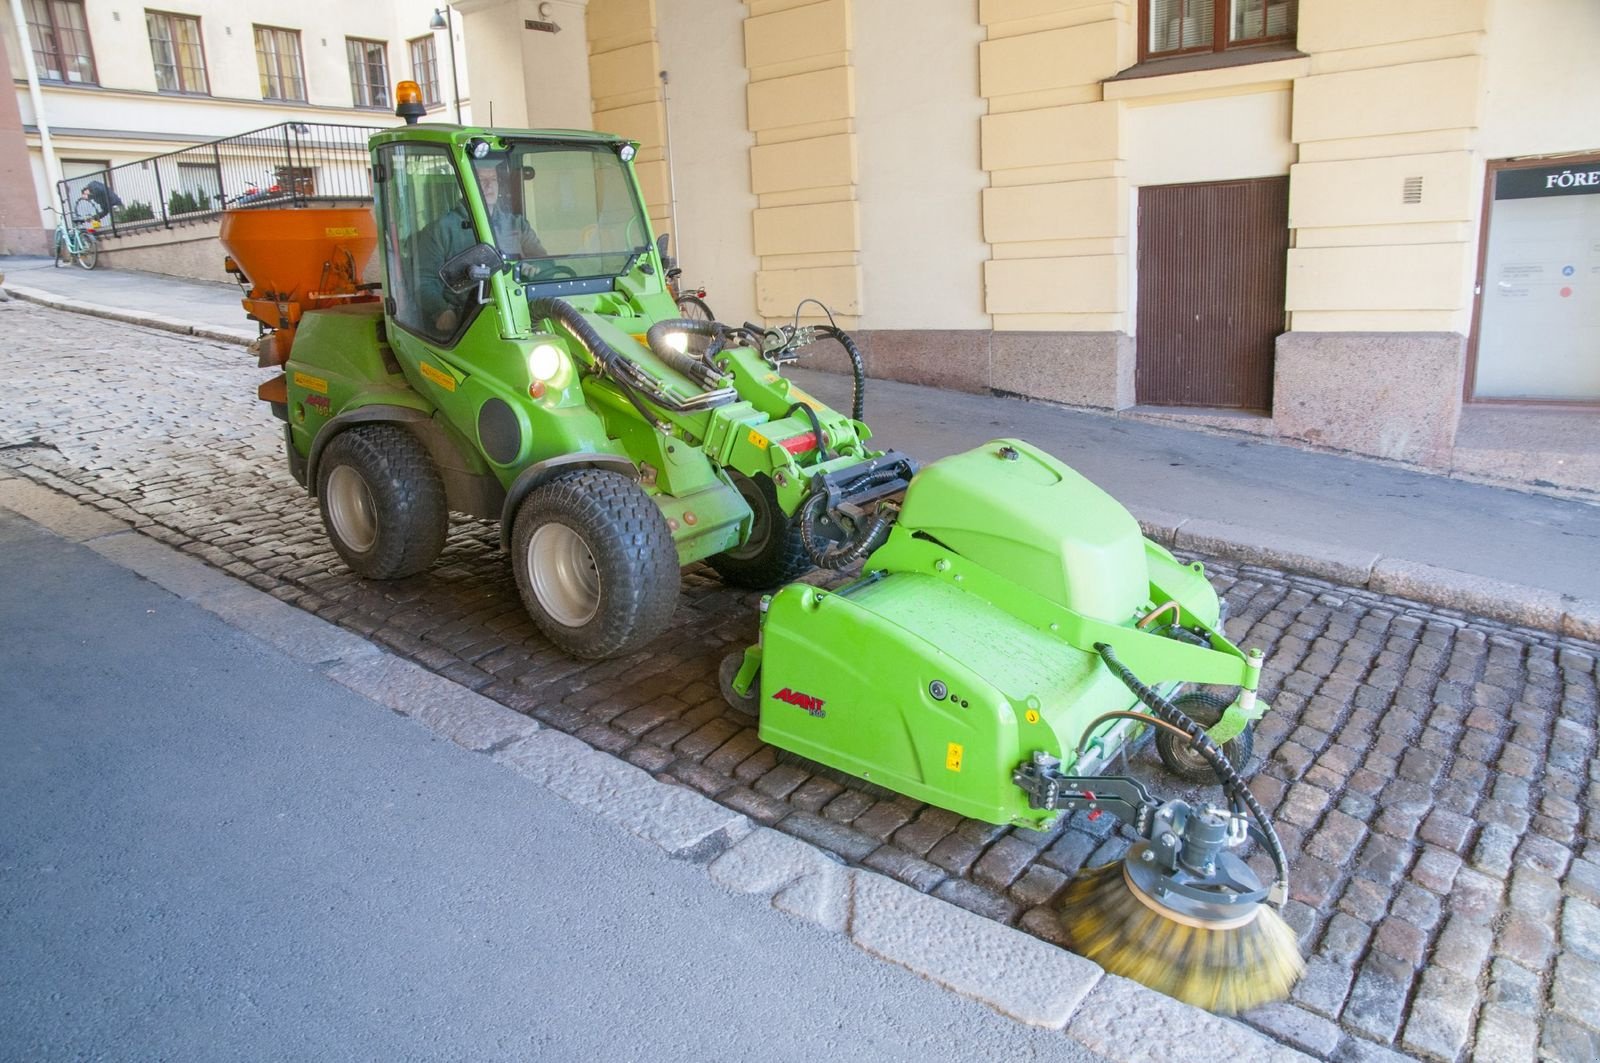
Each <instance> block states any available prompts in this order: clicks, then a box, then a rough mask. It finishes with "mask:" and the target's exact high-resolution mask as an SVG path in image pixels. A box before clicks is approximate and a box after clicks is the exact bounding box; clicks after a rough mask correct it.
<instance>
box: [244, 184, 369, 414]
mask: <svg viewBox="0 0 1600 1063" xmlns="http://www.w3.org/2000/svg"><path fill="white" fill-rule="evenodd" d="M218 235H219V238H220V240H221V242H222V249H223V250H224V251H226V252H227V253H228V259H227V262H226V263H225V266H224V268H226V269H227V270H228V272H229V273H232V274H233V275H234V276H235V277H236V278H238V280H239V285H240V287H241V288H244V289H245V290H246V294H245V298H244V299H243V300H242V302H243V304H244V308H245V312H246V313H248V314H249V315H250V317H251V318H252V319H254V320H256V321H258V322H260V323H261V326H262V329H263V332H262V335H261V338H260V339H258V340H256V341H255V343H253V344H251V350H253V351H255V353H256V357H257V361H258V363H259V364H260V365H262V366H264V367H265V366H274V365H283V364H284V363H285V362H287V361H288V360H289V348H290V346H291V345H292V344H293V343H294V332H295V329H296V328H297V327H298V326H299V324H300V317H301V315H302V314H304V313H305V312H306V311H307V310H318V309H321V308H323V307H328V306H335V305H338V304H341V303H353V302H371V301H374V300H376V299H377V298H378V296H377V294H376V292H375V290H374V288H375V286H372V285H363V284H362V282H361V275H362V273H363V272H364V271H365V269H366V266H367V260H368V259H370V258H371V257H372V252H373V249H374V248H376V247H377V246H378V225H377V221H376V219H375V218H374V217H373V215H372V209H371V208H370V207H254V208H246V209H241V210H229V211H225V212H224V213H223V215H222V229H221V232H220V233H219V234H218ZM258 394H259V395H260V397H261V399H262V400H264V401H267V402H286V401H288V397H287V390H286V384H285V381H284V378H283V376H282V375H281V374H280V375H279V376H276V377H274V378H273V379H271V380H269V381H267V382H266V383H265V384H262V385H261V388H260V389H259V392H258Z"/></svg>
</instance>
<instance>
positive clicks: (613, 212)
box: [472, 141, 649, 281]
mask: <svg viewBox="0 0 1600 1063" xmlns="http://www.w3.org/2000/svg"><path fill="white" fill-rule="evenodd" d="M472 176H473V179H474V180H476V181H477V183H478V191H479V193H480V194H481V195H482V197H483V204H484V208H485V210H486V211H487V212H488V215H489V227H490V229H491V230H492V235H493V240H494V244H495V246H496V247H497V248H499V249H500V253H501V254H502V255H504V256H505V258H506V260H507V261H515V262H518V263H519V264H520V265H519V267H518V273H519V275H520V276H521V277H523V278H524V279H528V280H534V281H538V280H567V279H577V280H584V279H594V278H600V277H614V276H616V275H617V274H619V273H621V272H623V271H624V270H625V269H627V268H628V266H629V264H630V263H631V262H632V261H633V259H634V257H635V256H636V255H638V254H640V253H642V252H644V251H647V250H649V232H648V227H647V225H646V223H645V219H644V216H643V214H642V213H641V211H640V206H639V201H638V198H637V197H636V196H635V195H634V193H633V185H632V182H631V181H630V180H629V179H628V167H627V164H625V163H624V162H623V161H622V160H621V159H620V158H619V157H618V156H617V153H616V151H615V149H614V148H613V147H612V146H611V145H608V144H558V143H550V142H543V143H540V142H518V141H513V142H511V143H510V145H509V146H508V147H507V148H506V149H505V150H503V151H498V152H490V153H489V154H488V155H486V156H485V157H484V158H481V159H474V160H472Z"/></svg>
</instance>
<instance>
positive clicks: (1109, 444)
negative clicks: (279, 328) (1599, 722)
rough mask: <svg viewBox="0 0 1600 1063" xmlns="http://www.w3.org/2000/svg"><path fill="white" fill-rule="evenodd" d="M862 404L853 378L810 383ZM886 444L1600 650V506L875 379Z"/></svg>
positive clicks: (187, 312) (197, 309)
mask: <svg viewBox="0 0 1600 1063" xmlns="http://www.w3.org/2000/svg"><path fill="white" fill-rule="evenodd" d="M0 272H3V273H5V274H6V282H5V285H6V288H7V289H9V290H10V291H12V292H13V293H14V294H17V295H20V296H22V297H24V298H30V299H35V300H37V301H44V302H49V303H52V304H54V305H60V306H63V307H65V308H68V309H74V310H78V311H81V312H85V313H97V314H105V315H107V316H113V317H116V318H117V319H119V320H131V321H134V322H136V323H144V324H151V325H154V326H155V327H158V328H168V329H171V330H174V331H180V332H196V333H197V334H200V335H204V336H208V337H210V338H214V339H223V340H228V339H233V340H247V339H248V338H250V337H252V336H253V335H254V330H253V328H251V327H250V324H249V322H247V321H245V320H244V316H243V312H242V311H241V310H240V308H239V301H238V293H237V291H236V290H234V289H232V288H230V287H228V286H227V285H224V284H204V283H200V282H195V281H184V280H178V279H174V278H171V277H162V276H158V275H155V274H146V273H135V272H130V271H120V272H119V271H109V270H105V271H100V270H97V271H94V272H92V273H90V272H85V271H83V270H79V269H70V268H69V269H55V268H52V266H51V263H50V260H48V259H43V258H32V259H29V258H0ZM794 375H795V376H796V379H797V380H799V381H800V382H802V383H803V385H804V386H806V387H807V388H810V389H811V390H813V391H814V392H815V393H816V394H817V395H818V396H819V397H821V398H823V399H825V400H827V401H828V402H830V403H832V404H834V405H836V406H838V407H848V405H849V391H850V383H849V380H848V378H845V377H840V376H834V375H830V374H823V373H815V372H809V371H805V370H801V371H799V372H797V373H796V374H794ZM866 413H867V420H868V422H869V423H870V424H871V425H872V427H873V430H874V432H875V433H876V439H877V440H878V441H879V442H880V443H882V444H884V445H887V446H893V447H896V448H898V449H900V450H903V451H906V452H907V453H910V454H912V455H914V456H916V457H918V458H921V459H923V460H932V459H934V458H938V457H942V456H944V455H946V454H951V453H954V452H956V451H960V450H964V449H966V448H968V447H971V446H975V445H977V444H979V443H982V442H983V441H985V440H987V439H990V438H994V437H996V436H1002V435H1010V436H1020V437H1022V438H1025V439H1028V440H1029V441H1030V442H1033V443H1035V444H1037V445H1039V446H1041V447H1043V448H1044V449H1045V450H1047V451H1050V452H1051V453H1053V454H1056V455H1057V456H1059V457H1060V458H1062V460H1064V461H1066V462H1067V463H1068V464H1070V465H1072V466H1074V467H1075V468H1077V469H1079V470H1080V471H1081V472H1083V473H1084V474H1085V475H1087V476H1088V477H1089V478H1090V479H1092V480H1094V481H1095V482H1096V483H1099V484H1100V485H1101V486H1103V487H1105V488H1106V489H1107V490H1109V491H1110V492H1111V493H1112V494H1113V495H1115V496H1116V497H1117V498H1118V499H1119V500H1120V501H1122V502H1123V504H1124V505H1126V506H1127V507H1128V508H1129V509H1130V510H1132V511H1133V513H1134V514H1135V515H1136V516H1138V517H1139V518H1140V519H1141V521H1143V522H1144V524H1145V527H1146V531H1147V534H1150V535H1151V536H1152V537H1153V538H1155V539H1157V540H1158V541H1161V542H1163V543H1165V544H1166V545H1169V546H1176V547H1177V548H1179V549H1183V550H1187V551H1190V552H1193V553H1196V554H1200V555H1208V556H1214V557H1220V558H1225V559H1229V560H1235V561H1242V562H1245V563H1254V564H1262V565H1267V566H1270V567H1275V568H1282V569H1286V570H1289V571H1295V572H1301V573H1306V574H1310V575H1313V576H1318V577H1321V578H1324V579H1328V580H1330V581H1332V582H1337V583H1341V584H1345V585H1350V586H1357V587H1366V588H1368V589H1371V590H1373V591H1376V592H1379V593H1383V594H1393V595H1397V596H1400V597H1406V598H1411V599H1414V600H1418V601H1422V602H1426V603H1428V604H1431V605H1436V606H1442V607H1444V608H1447V609H1456V610H1460V611H1462V612H1464V613H1468V614H1473V615H1480V616H1484V617H1487V618H1489V619H1494V620H1500V621H1503V622H1506V623H1510V624H1514V625H1519V626H1526V627H1532V628H1537V629H1541V630H1547V631H1554V632H1559V633H1562V634H1566V635H1571V636H1574V637H1578V638H1583V639H1587V640H1591V641H1600V564H1596V563H1595V559H1596V558H1597V557H1600V504H1590V503H1587V502H1580V501H1569V500H1564V499H1559V498H1552V497H1548V496H1544V495H1538V494H1532V493H1527V492H1522V491H1517V490H1512V489H1510V488H1506V487H1494V486H1488V485H1484V484H1477V483H1468V482H1464V481H1459V480H1451V479H1447V478H1444V477H1441V476H1437V475H1432V474H1428V473H1423V472H1418V471H1415V470H1411V469H1406V468H1402V467H1398V466H1394V465H1389V464H1384V463H1380V462H1374V461H1366V460H1362V459H1357V458H1347V457H1341V456H1338V455H1333V454H1323V453H1316V452H1311V451H1305V450H1299V449H1296V448H1293V447H1288V446H1283V445H1279V444H1274V443H1268V442H1263V441H1260V440H1257V439H1254V438H1252V437H1247V436H1239V435H1228V434H1221V433H1215V432H1208V431H1201V430H1187V429H1182V428H1174V427H1170V426H1167V425H1160V424H1152V423H1150V422H1148V421H1142V420H1138V419H1135V418H1129V417H1123V416H1116V415H1111V414H1104V413H1091V412H1084V411H1077V410H1067V409H1062V408H1059V407H1055V406H1050V405H1048V404H1045V403H1036V402H1027V401H1023V400H1019V399H1006V398H995V397H987V396H979V395H968V394H963V393H958V392H948V391H939V390H935V389H933V388H925V387H917V386H913V385H908V384H899V383H895V382H889V381H869V382H868V392H867V403H866Z"/></svg>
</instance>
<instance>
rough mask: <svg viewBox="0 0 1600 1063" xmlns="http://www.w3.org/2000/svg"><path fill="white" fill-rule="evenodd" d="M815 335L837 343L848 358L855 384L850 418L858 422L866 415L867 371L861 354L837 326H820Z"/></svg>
mask: <svg viewBox="0 0 1600 1063" xmlns="http://www.w3.org/2000/svg"><path fill="white" fill-rule="evenodd" d="M817 335H819V336H827V337H830V338H831V339H835V340H837V341H838V342H839V346H841V347H843V348H844V353H845V354H848V355H849V356H850V375H851V377H852V378H853V380H854V382H855V394H854V396H853V397H852V399H851V402H850V417H851V419H853V420H856V421H859V420H861V419H862V418H863V417H864V416H865V415H866V409H867V371H866V369H865V367H864V366H863V365H862V362H861V352H860V351H859V350H857V349H856V343H855V340H852V339H851V338H850V333H848V332H846V331H845V330H844V329H842V328H840V327H839V326H837V325H820V326H818V327H817Z"/></svg>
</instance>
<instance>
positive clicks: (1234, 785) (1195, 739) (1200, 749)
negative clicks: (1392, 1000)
mask: <svg viewBox="0 0 1600 1063" xmlns="http://www.w3.org/2000/svg"><path fill="white" fill-rule="evenodd" d="M801 533H802V536H803V535H804V525H802V526H801ZM1094 648H1095V652H1096V653H1098V654H1099V655H1100V659H1101V660H1103V661H1105V662H1106V667H1107V668H1109V669H1111V671H1112V674H1114V675H1115V676H1116V677H1117V678H1118V679H1120V680H1122V683H1123V685H1124V686H1126V687H1127V688H1128V689H1129V690H1130V691H1132V692H1133V695H1134V696H1135V697H1137V698H1138V699H1139V700H1140V702H1142V703H1143V704H1144V705H1145V706H1146V707H1147V708H1149V709H1150V711H1151V712H1153V713H1155V714H1156V717H1157V718H1158V719H1160V720H1162V721H1163V722H1165V723H1169V724H1172V725H1173V726H1174V727H1177V728H1178V729H1179V730H1181V731H1183V732H1184V734H1186V735H1187V736H1188V737H1189V742H1190V744H1191V745H1192V746H1193V747H1194V749H1195V751H1196V752H1197V753H1199V754H1200V756H1201V758H1203V759H1204V760H1205V762H1206V763H1207V764H1209V765H1211V770H1212V771H1214V772H1216V773H1217V778H1218V779H1220V780H1221V782H1222V787H1223V789H1225V790H1227V791H1228V796H1229V797H1230V798H1232V799H1233V800H1234V801H1236V802H1242V803H1243V804H1244V806H1245V807H1246V808H1247V809H1249V810H1250V816H1251V818H1253V819H1254V820H1255V821H1256V825H1257V826H1258V827H1260V829H1261V836H1262V838H1263V839H1265V841H1266V845H1267V852H1268V854H1269V855H1270V856H1271V857H1272V867H1273V871H1274V873H1275V876H1276V878H1275V881H1274V882H1273V884H1272V892H1273V894H1274V895H1275V896H1276V897H1278V898H1279V900H1278V903H1279V904H1282V903H1283V901H1284V900H1286V899H1288V896H1289V858H1288V857H1287V856H1285V855H1284V852H1283V843H1282V842H1280V841H1279V840H1278V832H1277V831H1276V830H1274V829H1273V828H1272V821H1271V820H1270V819H1268V818H1267V812H1266V809H1264V808H1262V807H1261V802H1260V801H1257V800H1256V795H1255V794H1253V793H1251V792H1250V788H1249V787H1248V786H1246V785H1245V783H1244V779H1243V777H1242V776H1240V774H1239V773H1238V771H1236V770H1235V769H1234V766H1233V765H1232V764H1230V763H1228V758H1227V757H1225V756H1223V755H1222V750H1220V749H1218V748H1217V744H1216V743H1215V742H1213V741H1212V740H1211V739H1210V738H1208V737H1207V736H1206V732H1205V728H1203V727H1201V726H1200V725H1199V724H1197V723H1195V722H1194V721H1193V720H1191V719H1190V718H1189V717H1188V715H1187V714H1185V713H1184V712H1183V710H1182V709H1180V708H1178V707H1177V706H1176V705H1174V704H1172V702H1170V701H1168V700H1167V699H1166V698H1164V697H1162V696H1161V695H1160V694H1158V693H1156V692H1155V690H1153V689H1151V688H1150V687H1147V686H1145V685H1144V684H1143V683H1141V682H1140V681H1139V678H1138V677H1137V676H1135V675H1134V674H1133V673H1132V672H1131V671H1129V670H1128V668H1127V666H1126V665H1124V664H1123V663H1122V662H1121V661H1120V660H1118V659H1117V654H1116V651H1115V650H1113V649H1112V648H1111V646H1110V645H1109V644H1108V643H1104V642H1097V643H1095V644H1094Z"/></svg>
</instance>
